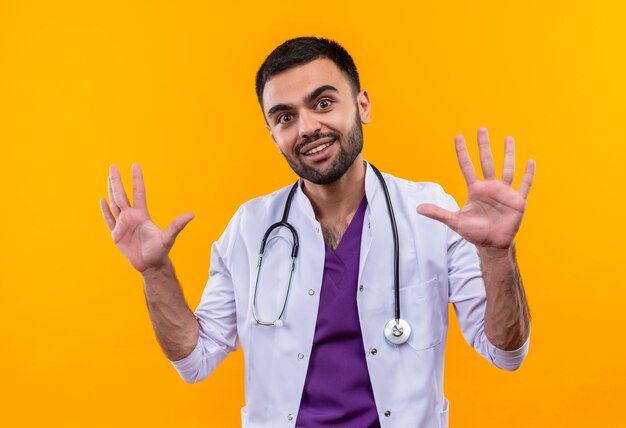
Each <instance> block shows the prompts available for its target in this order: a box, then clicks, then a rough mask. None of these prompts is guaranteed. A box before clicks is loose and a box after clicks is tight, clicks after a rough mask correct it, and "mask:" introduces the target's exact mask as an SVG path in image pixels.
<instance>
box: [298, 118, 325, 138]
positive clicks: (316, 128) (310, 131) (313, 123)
mask: <svg viewBox="0 0 626 428" xmlns="http://www.w3.org/2000/svg"><path fill="white" fill-rule="evenodd" d="M320 130H321V125H320V123H319V121H318V120H317V118H316V116H315V113H311V112H303V113H300V116H299V120H298V134H299V136H300V138H306V137H310V136H311V135H314V134H317V133H318V132H320Z"/></svg>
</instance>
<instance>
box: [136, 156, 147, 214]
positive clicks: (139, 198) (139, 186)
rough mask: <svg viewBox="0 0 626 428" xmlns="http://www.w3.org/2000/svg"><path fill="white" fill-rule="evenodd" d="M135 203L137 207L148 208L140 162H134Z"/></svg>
mask: <svg viewBox="0 0 626 428" xmlns="http://www.w3.org/2000/svg"><path fill="white" fill-rule="evenodd" d="M133 205H134V206H135V207H137V208H144V209H146V208H147V204H146V186H145V185H144V182H143V173H142V172H141V167H140V166H139V164H138V163H135V164H133Z"/></svg>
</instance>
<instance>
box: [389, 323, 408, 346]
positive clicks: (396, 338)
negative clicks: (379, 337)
mask: <svg viewBox="0 0 626 428" xmlns="http://www.w3.org/2000/svg"><path fill="white" fill-rule="evenodd" d="M409 336H411V326H410V325H409V323H408V322H406V321H405V320H403V319H401V318H400V319H395V318H393V319H390V320H389V322H388V323H387V324H386V325H385V337H386V338H387V340H388V341H390V342H391V343H393V344H394V345H402V344H403V343H404V342H406V341H407V340H409Z"/></svg>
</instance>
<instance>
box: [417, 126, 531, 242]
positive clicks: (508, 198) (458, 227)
mask: <svg viewBox="0 0 626 428" xmlns="http://www.w3.org/2000/svg"><path fill="white" fill-rule="evenodd" d="M455 145H456V154H457V158H458V160H459V166H460V167H461V171H462V173H463V177H465V182H466V183H467V193H468V195H467V202H466V203H465V206H464V207H463V208H461V210H459V211H456V212H452V211H448V210H445V209H443V208H440V207H438V206H435V205H432V204H421V205H419V206H418V207H417V212H418V213H419V214H422V215H425V216H427V217H430V218H433V219H435V220H438V221H440V222H442V223H444V224H446V225H447V226H448V227H450V228H451V229H452V230H454V231H455V232H457V233H458V234H459V235H461V236H462V237H463V238H465V239H466V240H467V241H469V242H471V243H473V244H474V245H476V246H478V247H483V248H494V249H502V250H505V249H508V248H509V247H511V245H512V244H513V239H514V238H515V235H516V233H517V231H518V230H519V227H520V225H521V223H522V218H523V216H524V210H525V208H526V199H527V197H528V192H529V191H530V186H531V185H532V182H533V177H534V175H535V162H534V161H533V160H532V159H530V160H529V161H528V163H527V164H526V171H525V172H524V177H523V178H522V182H521V184H520V186H519V188H518V189H517V190H514V189H513V188H512V187H511V183H512V182H513V176H514V173H515V142H514V141H513V138H511V137H506V138H505V140H504V165H503V168H502V179H500V180H498V179H497V178H496V173H495V169H494V163H493V157H492V155H491V148H490V147H489V135H488V133H487V129H486V128H479V129H478V149H479V153H480V164H481V167H482V171H483V176H484V180H479V179H478V177H477V175H476V170H475V169H474V165H473V164H472V160H471V159H470V156H469V154H468V152H467V146H466V145H465V139H464V138H463V136H462V135H458V136H457V137H456V139H455Z"/></svg>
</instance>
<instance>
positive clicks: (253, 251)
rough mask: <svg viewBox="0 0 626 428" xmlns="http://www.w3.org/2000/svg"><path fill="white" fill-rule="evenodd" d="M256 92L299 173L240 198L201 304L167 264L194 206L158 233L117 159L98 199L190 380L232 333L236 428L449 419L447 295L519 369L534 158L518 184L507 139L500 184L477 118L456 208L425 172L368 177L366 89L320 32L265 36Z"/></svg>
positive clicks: (482, 338)
mask: <svg viewBox="0 0 626 428" xmlns="http://www.w3.org/2000/svg"><path fill="white" fill-rule="evenodd" d="M257 95H258V98H259V102H260V104H261V107H262V109H263V114H264V116H265V119H266V122H267V127H268V129H269V131H270V135H271V137H272V138H273V140H274V142H275V143H276V145H277V146H278V148H279V149H280V151H281V152H282V154H283V155H284V156H285V159H286V160H287V162H288V163H289V165H290V166H291V168H292V169H293V170H294V171H295V172H296V174H298V176H299V177H300V180H299V181H298V183H297V184H296V185H295V186H288V187H285V188H284V189H281V190H278V191H277V192H275V193H272V194H270V195H267V196H264V197H260V198H257V199H254V200H252V201H249V202H247V203H246V204H244V205H242V206H241V207H240V209H239V210H238V211H237V213H236V214H235V215H234V217H233V218H232V220H231V221H230V223H229V225H228V227H227V228H226V231H225V232H224V234H223V235H222V236H221V238H220V239H219V240H218V241H217V242H216V243H215V244H214V245H213V250H212V257H211V269H210V278H209V282H208V284H207V287H206V289H205V292H204V295H203V297H202V301H201V303H200V305H199V306H198V308H197V309H196V311H195V313H192V312H191V311H190V310H189V308H188V306H187V304H186V303H185V300H184V298H183V295H182V291H181V288H180V286H179V284H178V282H177V280H176V277H175V274H174V269H173V267H172V264H171V262H170V260H169V258H168V253H169V250H170V249H171V247H172V245H173V243H174V240H175V238H176V236H177V234H178V233H179V232H180V231H181V230H182V229H183V228H184V227H185V225H186V224H187V223H188V222H189V221H190V220H191V219H192V217H193V216H192V215H191V214H183V215H181V216H180V217H178V218H177V219H176V220H174V221H173V222H172V224H171V225H170V226H169V227H168V228H167V229H165V230H160V229H159V228H158V227H157V226H155V225H154V224H153V223H152V222H151V221H150V217H149V215H148V211H147V208H146V202H145V192H144V185H143V178H142V175H141V170H140V168H139V166H138V165H134V166H133V192H134V204H135V205H134V206H130V204H129V202H128V198H127V197H126V194H125V192H124V188H123V186H122V183H121V180H120V176H119V172H118V170H117V168H116V167H115V166H112V167H111V171H110V176H109V200H110V204H111V206H110V208H109V205H108V204H107V202H106V201H105V200H102V201H101V207H102V212H103V215H104V218H105V221H106V223H107V225H108V227H109V229H110V230H111V233H112V237H113V240H114V242H115V244H116V245H117V247H118V248H119V249H120V250H121V251H122V252H123V253H124V255H125V256H126V257H127V258H128V260H129V261H130V262H131V264H132V265H133V266H134V267H135V268H136V269H137V270H139V271H140V272H141V273H142V276H143V278H144V289H145V293H146V299H147V302H148V308H149V311H150V316H151V319H152V322H153V325H154V328H155V331H156V334H157V337H158V340H159V342H160V343H161V346H162V348H163V350H164V352H165V354H166V356H167V357H168V358H169V359H170V360H171V361H172V363H173V364H174V366H175V367H176V369H177V370H178V371H179V373H180V374H181V376H182V377H183V379H185V380H186V381H187V382H198V381H200V380H202V379H204V378H206V377H207V376H208V375H209V374H210V373H211V372H212V371H213V370H214V369H215V368H216V366H217V365H218V364H219V363H220V362H221V361H222V360H223V359H224V357H226V355H227V354H228V353H229V352H230V351H232V350H234V349H235V348H236V346H237V342H238V341H239V343H240V344H241V347H242V350H243V353H244V357H245V379H246V385H245V389H246V407H245V408H244V409H243V410H242V423H243V426H248V427H268V428H269V427H271V428H277V427H294V426H296V427H306V428H312V427H322V426H341V427H359V428H363V427H378V426H382V427H400V428H407V427H446V426H447V414H448V403H447V400H446V399H445V398H444V396H443V361H444V348H445V337H446V332H447V320H448V316H447V315H448V314H447V310H448V302H452V303H453V304H454V306H455V310H456V313H457V318H458V320H459V323H460V325H461V329H462V331H463V334H464V336H465V338H466V339H467V341H468V342H469V343H470V344H471V345H472V346H473V347H474V348H475V349H476V350H477V351H478V352H479V353H480V354H481V355H483V356H484V357H485V358H487V359H488V360H489V361H490V362H492V363H493V364H494V365H496V366H498V367H500V368H504V369H507V370H514V369H516V368H517V367H519V365H520V364H521V362H522V360H523V359H524V357H525V355H526V353H527V350H528V341H529V334H530V321H529V315H528V308H527V305H526V301H525V296H524V290H523V287H522V284H521V281H520V278H519V274H518V271H517V265H516V262H515V253H514V246H513V240H514V237H515V234H516V232H517V230H518V229H519V226H520V224H521V221H522V217H523V213H524V209H525V204H526V197H527V194H528V191H529V189H530V185H531V183H532V179H533V174H534V163H533V162H532V161H529V163H528V166H527V169H526V172H525V174H524V178H523V180H522V184H521V186H520V188H519V189H518V190H513V189H512V188H511V182H512V180H513V167H514V145H513V140H512V139H511V138H507V139H506V140H505V159H504V167H503V172H502V179H501V180H497V179H496V176H495V170H494V165H493V160H492V157H491V152H490V148H489V140H488V136H487V131H486V129H484V128H481V129H479V131H478V141H479V148H480V160H481V166H482V170H483V174H484V180H482V181H480V180H478V179H477V175H476V172H475V170H474V167H473V166H472V163H471V160H470V158H469V156H468V153H467V150H466V147H465V142H464V140H463V138H462V137H461V136H458V137H457V139H456V149H457V154H458V158H459V164H460V167H461V170H462V172H463V175H464V177H465V179H466V182H467V185H468V194H469V196H468V201H467V203H466V205H465V206H464V207H463V208H462V209H461V210H458V207H457V206H456V204H455V202H454V201H453V199H452V198H451V197H450V196H448V195H447V194H445V193H444V192H443V190H442V189H441V187H440V186H438V185H436V184H432V183H412V182H408V181H405V180H401V179H398V178H395V177H393V176H391V175H388V174H384V175H380V176H379V175H378V174H379V173H378V172H377V170H375V169H374V168H373V166H372V165H371V164H368V163H367V162H365V161H364V160H363V157H362V154H361V149H362V146H363V134H362V129H361V126H362V124H363V123H368V122H369V112H370V101H369V97H368V94H367V92H366V91H365V90H361V88H360V83H359V78H358V74H357V71H356V67H355V66H354V63H353V61H352V58H351V57H350V56H349V55H348V53H347V52H346V51H345V50H344V49H343V48H342V47H341V46H339V45H338V44H336V43H335V42H332V41H328V40H325V39H317V38H299V39H293V40H289V41H287V42H285V43H284V44H283V45H281V46H279V47H278V48H276V49H275V50H274V51H273V52H272V53H271V54H270V56H269V57H268V58H267V59H266V61H265V63H264V64H263V65H262V67H261V69H260V70H259V72H258V74H257ZM388 197H389V201H388ZM392 211H393V213H394V214H392V213H391V212H392ZM281 219H282V221H283V223H281V226H279V227H275V228H274V226H272V225H273V224H274V223H276V222H279V221H281ZM435 220H438V221H435ZM286 223H287V224H286ZM268 228H269V229H271V231H270V232H269V235H267V236H265V237H264V235H265V234H266V230H268ZM393 229H396V231H397V236H394V233H392V230H393ZM396 239H397V241H398V243H397V245H398V247H399V251H398V252H397V255H396V254H395V253H396V252H395V249H394V245H395V242H396ZM262 242H263V248H262V250H261V251H262V253H263V256H262V258H261V257H259V247H260V245H261V243H262ZM298 244H299V245H298ZM297 245H298V247H297V248H295V247H296V246H297ZM292 256H295V258H293V259H292ZM292 260H293V265H292ZM396 265H397V272H396V270H395V266H396ZM396 277H398V278H399V283H398V286H397V287H398V288H397V291H396V288H395V287H396V286H395V278H396ZM398 311H399V312H400V314H398Z"/></svg>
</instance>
